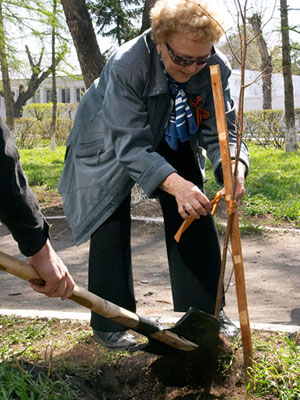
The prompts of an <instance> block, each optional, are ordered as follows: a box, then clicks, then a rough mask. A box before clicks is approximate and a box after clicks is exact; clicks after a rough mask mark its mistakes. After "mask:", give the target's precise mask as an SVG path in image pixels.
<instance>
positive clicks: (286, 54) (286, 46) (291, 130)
mask: <svg viewBox="0 0 300 400" xmlns="http://www.w3.org/2000/svg"><path fill="white" fill-rule="evenodd" d="M280 16H281V36H282V72H283V81H284V111H285V124H286V134H285V150H286V151H287V152H292V151H297V150H298V143H297V132H296V128H295V107H294V88H293V79H292V69H291V47H290V38H289V23H288V6H287V0H280Z"/></svg>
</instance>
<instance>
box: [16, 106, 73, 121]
mask: <svg viewBox="0 0 300 400" xmlns="http://www.w3.org/2000/svg"><path fill="white" fill-rule="evenodd" d="M52 106H53V104H52V103H32V104H29V105H28V106H24V107H23V116H24V117H32V118H36V119H37V120H39V121H43V120H45V119H51V116H52ZM77 107H78V104H70V103H58V104H57V118H69V119H74V118H73V117H74V114H75V112H76V110H77Z"/></svg>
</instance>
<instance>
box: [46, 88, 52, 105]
mask: <svg viewBox="0 0 300 400" xmlns="http://www.w3.org/2000/svg"><path fill="white" fill-rule="evenodd" d="M51 102H53V95H52V90H51V89H46V103H51Z"/></svg>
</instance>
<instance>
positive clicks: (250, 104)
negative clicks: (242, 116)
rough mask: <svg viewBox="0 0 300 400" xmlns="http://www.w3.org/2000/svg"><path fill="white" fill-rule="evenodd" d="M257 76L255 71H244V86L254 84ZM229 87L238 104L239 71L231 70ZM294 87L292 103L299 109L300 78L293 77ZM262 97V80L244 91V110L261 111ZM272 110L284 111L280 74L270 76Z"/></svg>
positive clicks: (281, 77)
mask: <svg viewBox="0 0 300 400" xmlns="http://www.w3.org/2000/svg"><path fill="white" fill-rule="evenodd" d="M258 76H259V72H257V71H246V73H245V84H246V85H247V84H251V83H252V82H255V80H256V78H257V77H258ZM229 81H230V87H231V95H232V97H233V98H234V99H235V101H236V102H238V99H239V93H240V84H241V71H240V70H233V71H232V75H231V77H230V79H229ZM293 86H294V103H295V108H300V76H298V75H294V76H293ZM262 105H263V95H262V80H261V79H259V80H258V81H257V82H255V83H253V84H252V85H250V86H249V87H247V88H246V89H245V103H244V109H245V110H262ZM272 109H273V110H283V109H284V85H283V76H282V74H273V75H272Z"/></svg>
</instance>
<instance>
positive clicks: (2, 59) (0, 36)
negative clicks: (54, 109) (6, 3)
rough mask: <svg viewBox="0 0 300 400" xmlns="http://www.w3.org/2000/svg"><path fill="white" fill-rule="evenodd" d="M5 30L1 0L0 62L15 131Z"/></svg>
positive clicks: (8, 112)
mask: <svg viewBox="0 0 300 400" xmlns="http://www.w3.org/2000/svg"><path fill="white" fill-rule="evenodd" d="M5 44H6V42H5V32H4V26H3V13H2V0H0V63H1V73H2V83H3V92H4V101H5V108H6V123H7V125H8V126H9V128H10V129H11V130H12V131H13V129H14V109H13V107H14V97H13V94H12V91H11V86H10V79H9V72H8V63H7V54H6V47H5Z"/></svg>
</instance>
